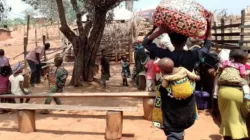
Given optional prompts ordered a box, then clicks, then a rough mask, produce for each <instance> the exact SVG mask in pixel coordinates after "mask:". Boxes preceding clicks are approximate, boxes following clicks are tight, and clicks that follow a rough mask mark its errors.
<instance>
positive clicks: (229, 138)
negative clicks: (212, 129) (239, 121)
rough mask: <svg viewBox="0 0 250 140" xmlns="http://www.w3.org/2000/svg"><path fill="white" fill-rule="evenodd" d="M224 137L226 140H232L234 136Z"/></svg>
mask: <svg viewBox="0 0 250 140" xmlns="http://www.w3.org/2000/svg"><path fill="white" fill-rule="evenodd" d="M223 139H224V140H232V138H231V137H228V136H224V137H223Z"/></svg>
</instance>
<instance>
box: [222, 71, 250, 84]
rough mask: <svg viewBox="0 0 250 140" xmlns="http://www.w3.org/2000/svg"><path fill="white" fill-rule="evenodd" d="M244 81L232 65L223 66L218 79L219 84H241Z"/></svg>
mask: <svg viewBox="0 0 250 140" xmlns="http://www.w3.org/2000/svg"><path fill="white" fill-rule="evenodd" d="M245 83H246V81H245V80H244V79H243V78H241V76H240V72H239V70H237V69H235V68H232V67H227V68H225V69H224V70H223V71H222V73H221V74H220V76H219V79H218V84H219V85H235V86H242V85H243V84H245Z"/></svg>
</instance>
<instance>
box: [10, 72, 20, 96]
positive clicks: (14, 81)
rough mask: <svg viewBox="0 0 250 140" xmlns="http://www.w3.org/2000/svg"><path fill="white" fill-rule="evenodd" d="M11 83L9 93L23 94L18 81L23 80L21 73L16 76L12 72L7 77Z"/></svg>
mask: <svg viewBox="0 0 250 140" xmlns="http://www.w3.org/2000/svg"><path fill="white" fill-rule="evenodd" d="M9 80H10V84H11V93H12V94H14V95H24V93H23V91H22V90H21V88H20V82H23V81H24V77H23V75H21V74H19V75H17V76H16V77H15V76H14V75H13V74H12V75H11V76H10V77H9Z"/></svg>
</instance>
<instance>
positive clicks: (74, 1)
mask: <svg viewBox="0 0 250 140" xmlns="http://www.w3.org/2000/svg"><path fill="white" fill-rule="evenodd" d="M70 2H71V4H72V7H73V9H74V10H75V12H76V24H77V27H78V31H79V36H83V35H84V29H83V25H82V15H84V14H85V13H86V11H85V10H83V11H80V10H79V7H78V5H77V0H70Z"/></svg>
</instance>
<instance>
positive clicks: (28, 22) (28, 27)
mask: <svg viewBox="0 0 250 140" xmlns="http://www.w3.org/2000/svg"><path fill="white" fill-rule="evenodd" d="M29 30H30V15H28V16H27V38H29Z"/></svg>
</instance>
